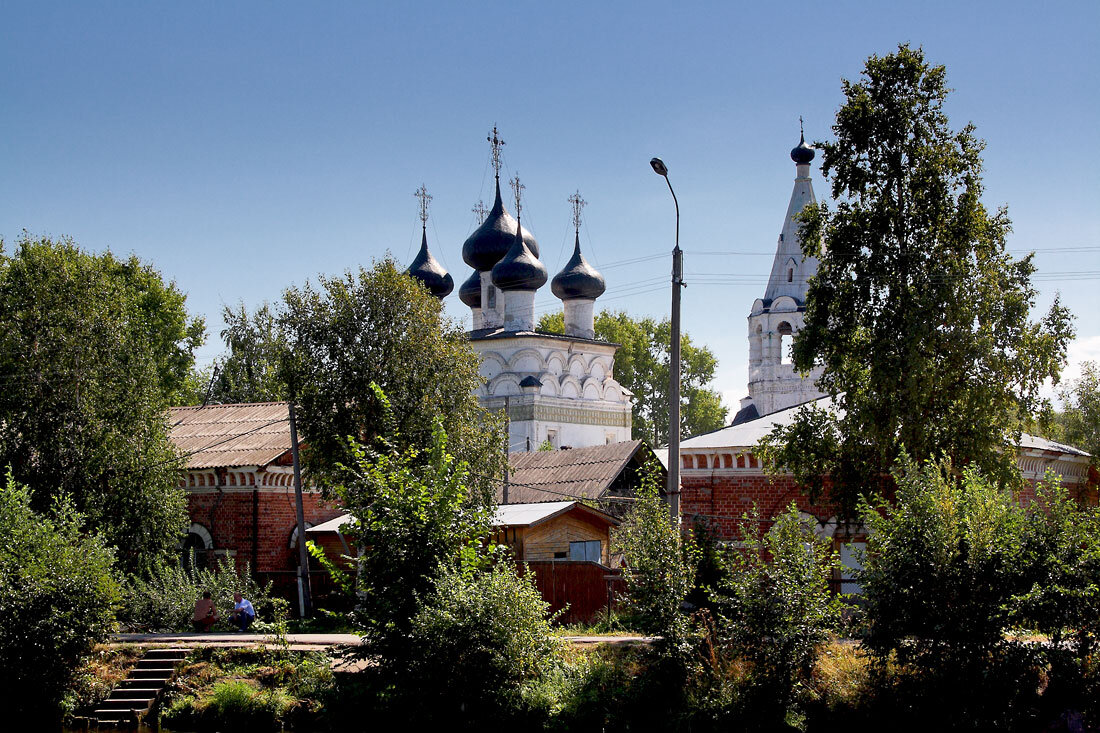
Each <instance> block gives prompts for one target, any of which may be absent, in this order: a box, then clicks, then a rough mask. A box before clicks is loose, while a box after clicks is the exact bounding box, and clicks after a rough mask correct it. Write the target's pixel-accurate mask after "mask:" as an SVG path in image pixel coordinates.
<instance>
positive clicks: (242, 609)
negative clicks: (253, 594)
mask: <svg viewBox="0 0 1100 733" xmlns="http://www.w3.org/2000/svg"><path fill="white" fill-rule="evenodd" d="M255 620H256V609H254V608H252V602H251V601H249V600H248V599H247V598H245V597H244V596H242V595H241V594H240V593H234V594H233V623H235V624H237V631H244V630H245V629H247V628H248V627H249V626H251V625H252V622H253V621H255Z"/></svg>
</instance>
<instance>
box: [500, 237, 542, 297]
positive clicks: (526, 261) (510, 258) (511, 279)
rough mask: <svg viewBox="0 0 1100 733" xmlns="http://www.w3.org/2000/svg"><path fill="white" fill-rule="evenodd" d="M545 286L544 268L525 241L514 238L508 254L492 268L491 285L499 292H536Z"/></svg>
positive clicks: (520, 238)
mask: <svg viewBox="0 0 1100 733" xmlns="http://www.w3.org/2000/svg"><path fill="white" fill-rule="evenodd" d="M545 284H546V268H545V267H544V266H543V264H542V263H541V262H539V258H538V257H537V256H536V255H534V254H533V253H532V252H531V248H530V247H528V246H527V241H526V239H524V238H522V237H520V236H518V235H517V236H515V237H513V238H512V248H511V249H509V250H508V254H506V255H504V257H503V258H502V259H501V260H500V262H498V263H496V265H494V266H493V285H496V286H497V287H498V288H500V289H501V290H538V289H539V288H541V287H542V286H543V285H545Z"/></svg>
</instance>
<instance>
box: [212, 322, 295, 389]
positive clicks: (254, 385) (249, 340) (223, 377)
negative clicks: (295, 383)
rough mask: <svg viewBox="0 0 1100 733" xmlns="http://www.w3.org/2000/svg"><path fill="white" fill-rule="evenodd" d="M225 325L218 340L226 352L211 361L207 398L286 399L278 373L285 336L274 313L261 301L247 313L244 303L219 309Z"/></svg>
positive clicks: (283, 383)
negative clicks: (221, 356) (210, 376)
mask: <svg viewBox="0 0 1100 733" xmlns="http://www.w3.org/2000/svg"><path fill="white" fill-rule="evenodd" d="M222 318H223V319H224V320H225V324H226V326H225V328H224V329H223V330H222V332H221V337H222V340H223V341H225V344H226V346H228V347H229V354H228V355H227V356H226V357H225V358H224V359H222V360H220V361H218V362H216V363H215V370H216V371H215V373H214V374H213V375H212V378H213V382H212V384H211V387H210V397H209V401H210V402H214V403H229V402H275V401H279V400H285V399H286V398H287V393H286V382H284V381H283V376H282V375H281V374H280V372H279V360H280V359H281V358H282V357H283V355H284V351H285V349H286V339H285V338H284V337H283V334H282V332H281V331H280V330H279V325H278V323H277V322H276V315H275V312H274V311H273V310H272V308H271V306H270V305H269V304H267V303H264V304H263V305H262V306H260V307H259V308H257V309H256V311H255V312H253V313H252V314H249V313H248V311H247V310H246V309H245V306H244V303H239V304H238V305H237V307H236V308H230V307H229V306H226V307H225V308H224V309H223V310H222Z"/></svg>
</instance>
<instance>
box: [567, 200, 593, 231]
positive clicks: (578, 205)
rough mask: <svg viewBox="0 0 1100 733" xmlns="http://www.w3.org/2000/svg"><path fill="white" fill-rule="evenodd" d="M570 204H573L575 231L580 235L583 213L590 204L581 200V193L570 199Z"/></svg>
mask: <svg viewBox="0 0 1100 733" xmlns="http://www.w3.org/2000/svg"><path fill="white" fill-rule="evenodd" d="M569 203H571V204H573V229H574V230H576V232H577V233H578V234H579V233H580V231H581V212H582V211H583V210H584V207H585V206H588V202H587V201H585V200H584V199H582V198H581V192H580V191H577V192H576V193H575V194H573V195H572V196H570V197H569Z"/></svg>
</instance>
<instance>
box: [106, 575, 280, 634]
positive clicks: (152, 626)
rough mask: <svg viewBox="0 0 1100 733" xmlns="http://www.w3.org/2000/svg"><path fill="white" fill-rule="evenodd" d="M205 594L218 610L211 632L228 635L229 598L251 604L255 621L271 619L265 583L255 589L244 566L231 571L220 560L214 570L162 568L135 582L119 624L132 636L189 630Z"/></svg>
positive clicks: (269, 585) (269, 601) (270, 598)
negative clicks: (235, 596)
mask: <svg viewBox="0 0 1100 733" xmlns="http://www.w3.org/2000/svg"><path fill="white" fill-rule="evenodd" d="M203 591H210V593H211V596H212V597H213V601H214V605H215V606H216V607H217V609H218V622H217V623H216V624H215V625H214V630H216V631H229V630H231V629H232V628H233V626H232V625H231V624H230V622H229V617H230V615H231V614H232V612H233V594H234V593H241V594H242V595H243V596H244V597H245V598H247V599H248V600H250V601H252V605H253V607H254V608H255V609H256V619H257V620H258V621H261V620H274V621H278V620H279V619H273V618H272V616H273V606H272V595H271V584H270V583H268V584H267V585H265V586H260V585H259V584H258V583H257V582H256V581H255V580H254V579H253V578H252V575H251V573H250V572H249V568H248V566H245V569H244V572H243V573H239V572H237V568H236V566H235V565H234V564H233V561H232V560H230V559H228V558H222V559H221V560H220V561H219V562H218V566H217V568H215V569H199V568H197V567H196V566H195V565H194V564H193V563H188V564H187V565H183V564H173V565H165V566H163V567H161V568H159V569H157V570H155V571H153V573H152V575H151V576H150V577H149V578H148V579H146V580H142V579H135V580H133V581H132V582H131V585H130V587H129V588H128V589H127V591H126V594H125V602H124V604H123V607H122V610H121V611H120V612H119V622H120V623H121V624H122V625H123V626H124V627H125V628H127V629H130V630H133V631H190V630H191V629H192V626H191V619H192V616H193V614H194V611H195V601H196V600H198V598H200V597H201V596H202V594H203Z"/></svg>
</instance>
